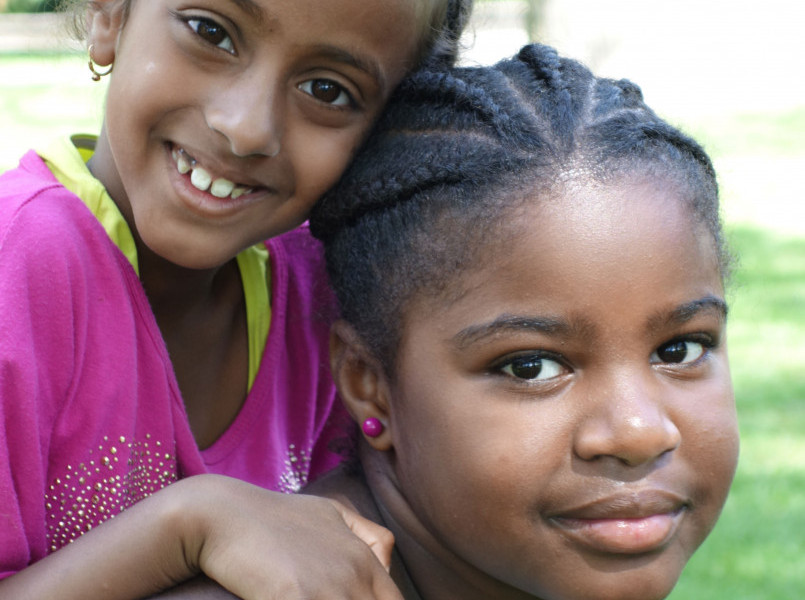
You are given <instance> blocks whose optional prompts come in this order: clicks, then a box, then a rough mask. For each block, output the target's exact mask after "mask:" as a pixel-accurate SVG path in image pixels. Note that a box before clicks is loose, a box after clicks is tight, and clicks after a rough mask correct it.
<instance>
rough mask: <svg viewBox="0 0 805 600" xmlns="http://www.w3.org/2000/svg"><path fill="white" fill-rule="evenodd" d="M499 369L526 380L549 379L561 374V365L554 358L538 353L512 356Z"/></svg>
mask: <svg viewBox="0 0 805 600" xmlns="http://www.w3.org/2000/svg"><path fill="white" fill-rule="evenodd" d="M500 370H501V371H502V372H503V373H505V374H506V375H510V376H511V377H515V378H517V379H524V380H527V381H535V380H543V379H551V378H553V377H557V376H558V375H561V374H562V366H561V365H560V364H559V363H558V362H557V361H555V360H551V359H549V358H546V357H545V356H540V355H533V354H532V355H523V356H517V357H515V358H512V359H511V360H509V361H507V362H506V363H504V364H503V365H501V367H500Z"/></svg>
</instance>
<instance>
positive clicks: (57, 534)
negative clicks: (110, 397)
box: [45, 435, 178, 552]
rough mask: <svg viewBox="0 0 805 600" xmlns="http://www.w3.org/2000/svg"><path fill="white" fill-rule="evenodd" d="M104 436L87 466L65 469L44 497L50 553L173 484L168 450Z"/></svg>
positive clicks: (171, 457) (174, 472) (172, 462)
mask: <svg viewBox="0 0 805 600" xmlns="http://www.w3.org/2000/svg"><path fill="white" fill-rule="evenodd" d="M166 446H167V444H163V443H162V442H161V441H159V440H152V439H151V436H150V435H146V437H145V440H143V441H130V440H128V439H126V437H124V436H120V437H118V438H115V439H110V438H109V437H108V436H104V438H103V443H101V444H100V445H99V446H98V447H97V449H92V450H90V451H89V452H88V456H87V460H86V462H82V463H79V464H77V465H67V467H66V469H65V471H64V472H63V473H62V475H61V476H59V477H56V478H55V479H54V480H53V481H52V482H51V484H50V485H49V486H48V488H47V490H46V493H45V509H46V510H47V516H46V521H47V536H48V548H49V550H50V551H51V552H55V551H56V550H58V549H59V548H61V547H62V546H65V545H67V544H69V543H70V542H72V541H73V540H75V539H77V538H78V537H79V536H81V535H82V534H84V533H85V532H87V531H89V530H90V529H92V528H93V527H95V526H96V525H99V524H101V523H103V522H104V521H106V520H108V519H111V518H113V517H114V516H115V515H117V514H120V513H121V512H122V511H124V510H126V509H127V508H129V507H131V506H132V505H133V504H135V503H136V502H139V501H140V500H143V499H144V498H146V497H148V496H150V495H151V494H153V493H154V492H156V491H158V490H160V489H162V488H164V487H165V486H167V485H168V484H170V483H173V482H174V481H176V480H177V479H178V472H177V466H176V456H175V450H174V448H173V444H172V443H171V444H170V446H171V447H170V448H169V449H168V448H166Z"/></svg>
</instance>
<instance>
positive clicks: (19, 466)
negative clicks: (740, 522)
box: [0, 0, 471, 600]
mask: <svg viewBox="0 0 805 600" xmlns="http://www.w3.org/2000/svg"><path fill="white" fill-rule="evenodd" d="M65 3H66V4H69V5H71V8H72V9H73V10H74V15H75V17H76V19H75V21H76V25H78V26H80V27H79V29H80V30H81V31H80V32H81V33H82V34H83V35H84V36H85V37H86V43H87V53H88V66H89V70H90V72H91V76H92V78H93V79H94V80H96V81H97V80H99V79H101V78H102V77H108V79H109V85H108V89H107V94H106V102H105V107H104V111H105V112H104V123H103V126H102V128H101V131H100V134H99V135H97V136H94V135H92V136H90V135H78V136H73V137H72V138H69V139H67V138H65V139H62V140H58V141H56V142H55V143H54V144H53V145H51V146H48V147H46V148H38V149H36V150H32V151H30V152H29V153H27V154H26V155H25V156H24V157H23V158H22V160H21V161H20V165H19V166H18V167H17V168H15V169H13V170H11V171H9V172H8V173H5V174H3V175H2V177H0V598H2V599H3V600H11V599H13V600H21V599H23V598H32V599H33V598H35V599H37V600H45V599H48V598H59V599H61V600H69V599H72V598H80V599H82V600H91V599H93V598H102V599H104V600H112V599H120V600H122V599H129V598H130V599H135V598H142V597H145V596H150V595H152V594H156V593H160V592H161V591H162V590H165V589H167V588H173V587H174V586H176V585H177V584H182V582H184V581H185V580H189V579H195V578H196V577H197V576H198V578H199V579H198V580H196V581H193V583H192V584H189V585H192V586H194V587H193V589H189V588H187V587H184V588H180V589H173V590H172V591H171V592H169V593H170V594H171V597H177V598H178V597H188V596H189V597H197V596H196V594H197V590H196V589H195V584H196V583H200V584H202V585H206V584H207V583H208V582H207V581H206V580H205V579H203V576H209V577H210V578H212V579H214V580H216V581H217V582H218V583H220V584H221V585H222V586H223V587H225V588H226V589H227V590H230V591H231V592H232V593H235V594H237V595H238V596H239V597H241V598H244V599H246V600H262V599H269V598H271V599H273V598H280V597H281V598H283V600H294V599H301V598H304V599H305V600H311V599H319V600H320V599H322V598H327V599H328V600H329V599H346V598H362V599H364V598H377V599H384V600H398V598H399V593H398V592H397V589H396V587H395V586H394V584H393V583H392V581H391V579H390V578H389V576H388V573H387V572H386V570H385V569H384V564H383V562H384V561H387V559H388V555H389V554H390V552H391V541H390V536H389V535H388V532H386V531H385V530H383V529H382V528H380V527H377V526H376V525H374V524H372V523H370V522H368V521H366V520H365V519H362V518H361V517H360V516H359V515H355V514H354V513H352V512H350V511H348V510H347V509H346V508H344V507H343V506H340V505H338V504H337V503H335V502H331V501H328V500H324V499H321V498H311V497H309V496H301V495H299V494H293V492H297V491H299V490H300V489H301V487H302V486H303V485H304V484H305V483H306V482H307V481H309V480H313V479H315V478H316V477H318V476H319V475H321V474H322V473H324V472H326V471H328V470H329V469H331V468H332V467H334V466H335V465H337V464H339V463H340V462H341V461H342V460H343V456H342V454H341V453H340V452H338V446H339V444H341V443H342V442H341V440H342V438H344V437H346V435H347V433H346V432H351V430H350V429H345V426H346V425H348V423H349V421H348V418H347V417H346V414H345V413H344V411H343V408H342V407H341V404H340V403H339V402H337V400H336V392H335V387H334V385H333V381H332V379H331V377H330V373H329V369H328V361H327V352H328V341H329V321H328V318H329V317H330V316H331V313H330V312H328V311H329V310H330V309H331V305H332V302H331V300H332V295H331V294H330V293H329V290H327V286H326V276H325V274H324V271H323V269H322V268H321V267H322V257H321V249H320V246H319V244H318V243H317V242H316V241H315V240H313V239H312V238H311V237H310V234H309V231H308V228H307V226H306V225H305V224H304V223H305V221H306V220H307V215H308V212H309V210H310V208H311V207H312V205H313V203H314V202H315V201H316V200H317V199H318V198H319V196H321V194H323V193H324V192H325V191H326V190H327V189H328V188H329V187H331V186H332V185H333V184H334V183H335V182H336V181H337V179H338V178H339V177H340V175H341V173H342V171H343V169H344V168H345V167H346V165H347V163H348V162H349V160H350V159H351V158H352V156H353V154H354V153H355V151H356V150H357V148H358V147H359V146H360V144H361V143H362V142H363V141H364V140H365V138H366V136H367V135H368V133H369V130H370V129H371V127H372V125H373V124H374V122H375V120H376V118H377V116H378V115H379V114H380V113H381V111H382V109H383V107H384V105H385V103H386V101H387V100H388V98H389V96H390V95H391V92H392V91H393V90H394V88H395V87H396V86H397V84H398V83H399V82H400V80H401V79H402V78H403V77H404V75H406V74H407V73H409V72H410V71H411V70H413V69H415V68H418V67H419V66H421V65H423V64H441V63H451V62H452V61H454V60H455V58H456V54H457V45H458V39H459V36H460V34H461V30H462V27H463V26H464V24H465V23H466V19H467V17H468V12H469V8H470V6H471V0H326V1H322V0H196V1H193V2H184V1H182V0H65ZM112 67H114V69H113V68H112ZM112 518H114V519H112ZM378 559H379V560H378ZM208 591H209V593H218V592H220V594H219V595H224V594H225V595H226V597H231V596H230V595H229V593H228V592H224V591H223V590H220V589H218V590H216V591H215V592H212V591H211V590H208ZM205 593H207V592H205ZM205 597H207V596H205Z"/></svg>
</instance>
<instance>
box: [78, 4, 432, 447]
mask: <svg viewBox="0 0 805 600" xmlns="http://www.w3.org/2000/svg"><path fill="white" fill-rule="evenodd" d="M414 7H415V4H414V2H412V1H411V0H396V1H393V2H387V1H386V2H383V1H381V0H368V1H367V0H338V1H337V2H320V1H319V0H271V1H268V0H249V1H248V2H243V3H239V2H235V1H234V0H227V1H225V2H218V1H213V0H198V1H197V2H194V3H191V4H188V3H186V2H181V1H179V0H164V1H160V2H133V3H132V4H131V7H130V13H129V15H128V17H127V18H126V19H125V23H124V11H123V4H122V3H120V2H115V1H107V2H103V3H101V9H100V10H98V11H96V12H94V13H92V18H91V21H90V28H89V40H88V41H89V43H91V44H93V52H92V54H93V58H94V60H95V61H96V62H97V63H99V64H100V65H108V64H112V63H114V73H113V74H112V75H111V80H110V83H109V91H108V98H107V108H106V115H105V121H104V126H103V129H102V132H101V135H100V139H99V141H98V145H97V149H96V153H95V155H94V156H93V158H92V160H91V161H90V163H89V166H90V170H91V171H92V172H93V174H94V175H95V176H96V177H97V178H98V179H100V180H101V181H102V182H103V183H104V185H105V186H106V188H107V190H108V191H109V193H110V195H111V196H112V198H113V199H114V201H115V203H116V204H117V205H118V206H119V208H120V210H121V212H122V213H123V215H124V217H125V218H126V221H127V222H128V224H129V226H130V227H131V229H132V231H133V233H134V236H135V241H136V243H137V247H138V255H139V261H140V275H141V279H142V281H143V285H144V286H145V289H146V291H147V293H148V296H149V300H150V301H151V304H152V307H153V309H154V313H155V314H156V316H157V321H158V323H159V325H160V329H161V330H162V332H163V335H164V337H165V340H166V342H167V344H168V349H169V350H170V354H171V357H172V359H173V362H174V367H175V370H176V374H177V379H178V382H179V386H180V388H181V390H182V394H183V397H184V399H185V403H186V407H187V411H188V416H189V417H190V423H191V427H192V428H193V431H194V434H195V436H196V439H197V441H198V442H199V445H200V446H201V447H202V448H204V447H207V446H209V445H210V444H211V443H212V442H214V441H215V440H216V439H217V438H218V437H219V436H220V435H221V433H223V431H225V430H226V428H227V427H228V425H229V424H230V423H231V421H232V420H233V419H234V416H235V415H236V414H237V411H238V410H239V408H240V406H241V405H242V402H243V400H244V399H245V396H246V384H247V367H246V365H247V360H246V358H247V331H246V321H245V308H244V301H243V297H242V287H241V283H240V277H239V273H238V270H237V266H236V264H235V262H234V260H233V259H234V257H235V255H236V254H237V253H239V252H240V251H241V250H243V249H245V248H247V247H249V246H251V245H253V244H255V243H257V242H260V241H262V240H265V239H268V238H270V237H273V236H276V235H279V234H281V233H284V232H286V231H289V230H290V229H293V228H294V227H296V226H297V225H299V224H300V223H302V222H303V221H304V220H305V219H306V218H307V214H308V211H309V209H310V208H311V206H312V205H313V203H314V202H315V201H316V199H317V198H318V197H319V196H320V195H321V194H322V193H324V191H325V190H326V189H327V188H329V187H330V186H331V185H332V184H333V183H335V181H336V180H337V178H338V177H339V176H340V174H341V172H342V171H343V169H344V168H345V167H346V165H347V163H348V162H349V160H350V159H351V157H352V155H353V153H354V151H355V150H356V148H357V147H358V145H359V144H360V143H361V141H362V140H363V138H364V136H365V135H366V133H367V131H368V129H369V127H370V126H371V124H372V123H373V121H374V120H375V118H376V117H377V115H378V114H379V112H380V110H381V109H382V107H383V105H384V104H385V102H386V100H387V98H388V96H389V94H390V93H391V91H392V90H393V88H394V87H395V86H396V84H397V83H398V82H399V80H400V79H401V78H402V77H403V75H404V74H405V72H406V71H407V70H408V69H409V68H410V67H411V66H412V62H413V59H414V56H415V54H416V51H417V41H418V39H419V33H420V32H419V31H418V30H417V28H418V26H417V25H416V18H415V14H414ZM177 82H181V85H177ZM176 151H180V152H184V153H185V155H186V156H187V157H188V160H195V161H197V163H198V165H200V166H202V167H203V168H204V169H205V170H206V171H207V172H208V173H209V174H210V175H211V176H212V177H213V178H214V179H215V178H219V177H223V178H226V179H228V180H230V181H232V182H233V183H235V184H237V185H238V186H239V187H242V188H245V189H248V190H251V191H250V192H247V193H245V194H244V195H242V196H240V197H239V198H238V199H237V200H233V199H225V200H221V199H218V198H216V197H215V196H213V195H212V194H211V193H209V192H204V191H200V190H198V189H196V187H194V186H193V185H191V182H190V177H191V174H190V173H185V174H180V173H179V171H178V170H177V162H176V160H175V157H174V155H173V153H174V152H176ZM233 323H234V324H235V326H234V327H233Z"/></svg>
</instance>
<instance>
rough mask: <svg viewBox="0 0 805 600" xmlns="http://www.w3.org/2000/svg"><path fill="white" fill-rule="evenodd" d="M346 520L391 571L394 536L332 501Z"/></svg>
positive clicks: (381, 562)
mask: <svg viewBox="0 0 805 600" xmlns="http://www.w3.org/2000/svg"><path fill="white" fill-rule="evenodd" d="M330 502H331V503H332V504H333V506H334V507H335V509H336V510H337V511H338V513H339V514H340V515H341V518H342V519H344V523H346V525H347V527H349V528H350V529H351V530H352V533H354V534H355V535H356V536H358V537H359V538H360V539H361V541H363V542H364V543H365V544H366V545H367V546H369V548H370V549H371V550H372V553H373V554H374V555H375V556H376V557H377V560H379V561H380V564H381V565H383V568H384V569H386V572H388V571H389V570H390V569H391V554H392V552H393V551H394V534H393V533H391V532H390V531H389V530H388V529H386V528H385V527H383V526H382V525H378V524H377V523H375V522H374V521H370V520H369V519H367V518H365V517H363V516H361V515H359V514H358V513H357V512H355V511H353V510H351V509H349V508H347V507H346V506H344V505H343V504H341V503H340V502H337V501H336V500H330Z"/></svg>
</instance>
